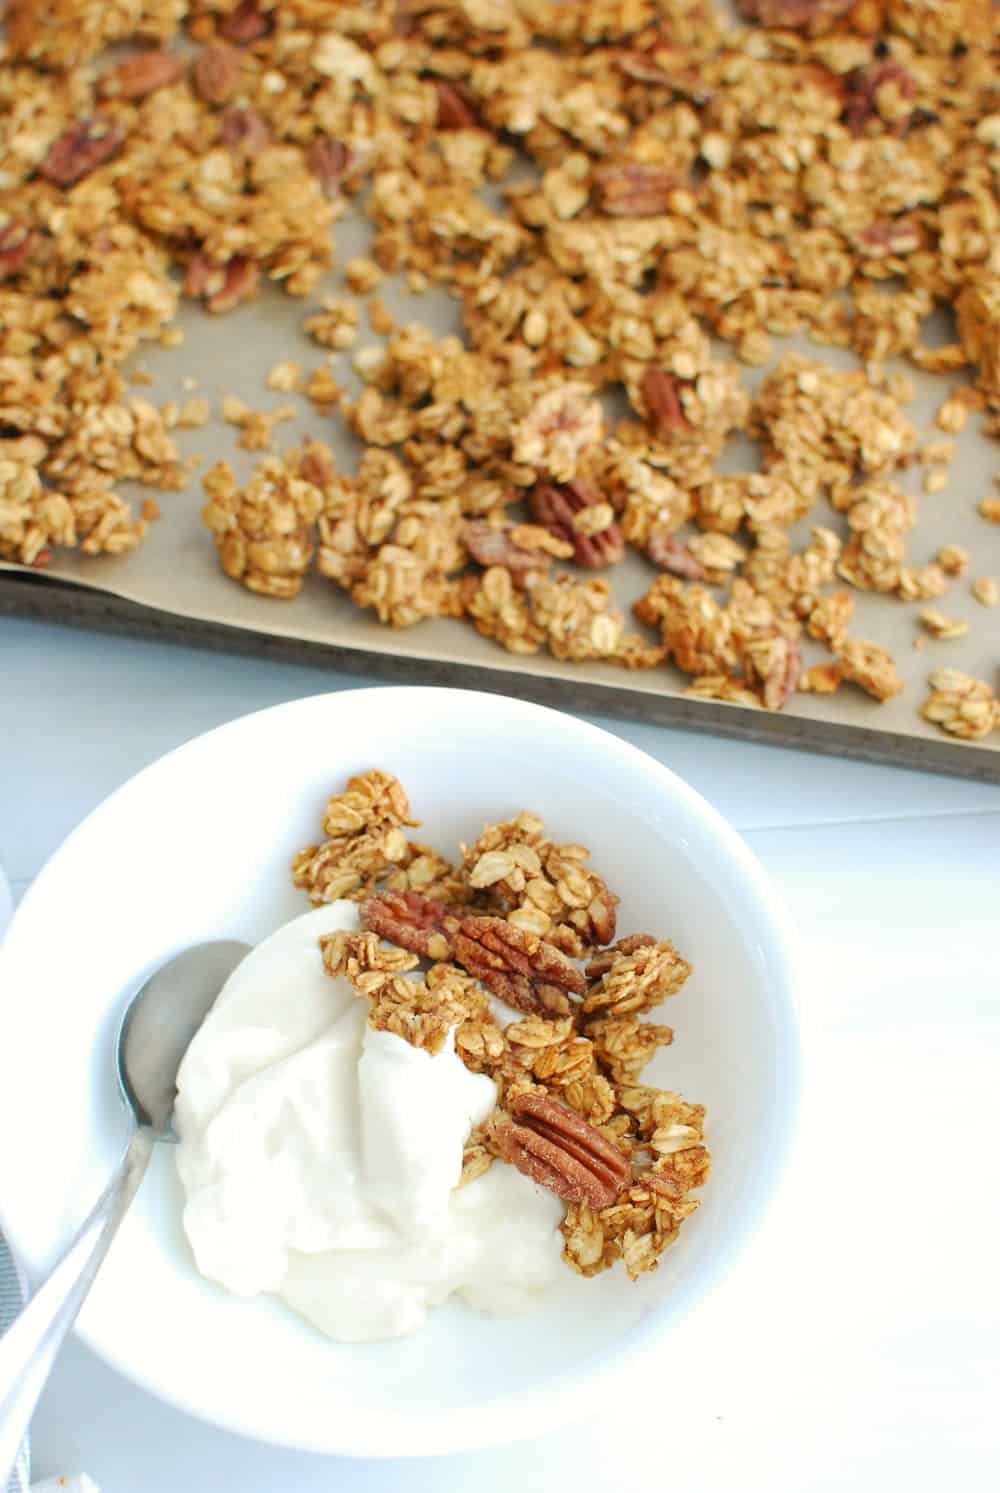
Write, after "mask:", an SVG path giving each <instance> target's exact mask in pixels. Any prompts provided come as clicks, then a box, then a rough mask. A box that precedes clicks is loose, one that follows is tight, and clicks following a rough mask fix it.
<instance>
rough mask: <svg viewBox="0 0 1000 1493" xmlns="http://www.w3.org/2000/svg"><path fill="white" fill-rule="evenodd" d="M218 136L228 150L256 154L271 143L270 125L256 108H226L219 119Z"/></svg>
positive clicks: (250, 154)
mask: <svg viewBox="0 0 1000 1493" xmlns="http://www.w3.org/2000/svg"><path fill="white" fill-rule="evenodd" d="M219 138H220V140H221V141H222V143H223V145H228V147H229V149H230V150H241V151H242V152H243V153H244V155H248V156H256V155H259V154H260V152H261V151H262V150H265V149H266V148H267V146H268V145H270V143H271V126H270V125H269V124H268V122H267V120H266V119H262V118H261V116H260V115H259V114H258V113H257V110H256V109H227V110H226V112H225V113H224V114H223V115H222V117H221V118H220V120H219Z"/></svg>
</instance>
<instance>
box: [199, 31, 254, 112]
mask: <svg viewBox="0 0 1000 1493" xmlns="http://www.w3.org/2000/svg"><path fill="white" fill-rule="evenodd" d="M242 71H243V62H242V60H241V58H240V54H239V52H237V50H236V48H235V47H229V46H226V45H225V44H222V45H216V46H211V47H205V48H204V49H203V50H202V51H201V52H199V54H198V56H197V57H196V58H195V61H194V67H193V68H192V72H191V76H192V79H193V81H194V86H195V91H196V93H197V94H198V96H199V97H200V98H203V99H204V100H205V103H206V104H224V103H225V102H226V100H227V99H229V98H232V96H233V94H234V93H235V92H236V90H237V88H238V87H239V86H240V74H241V72H242Z"/></svg>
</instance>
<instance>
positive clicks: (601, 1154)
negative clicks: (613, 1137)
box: [493, 1090, 632, 1208]
mask: <svg viewBox="0 0 1000 1493" xmlns="http://www.w3.org/2000/svg"><path fill="white" fill-rule="evenodd" d="M510 1115H511V1118H510V1119H507V1120H501V1121H499V1122H498V1123H497V1124H495V1125H494V1127H493V1142H494V1145H495V1146H496V1149H497V1151H498V1152H499V1154H500V1156H501V1157H502V1159H503V1160H504V1161H508V1162H510V1163H511V1165H513V1166H516V1167H517V1169H518V1171H519V1172H523V1173H524V1175H525V1176H526V1177H530V1178H531V1180H532V1181H533V1182H537V1183H539V1185H540V1186H542V1187H547V1188H548V1189H549V1191H550V1192H554V1193H555V1194H556V1196H557V1197H560V1198H562V1199H563V1201H564V1202H567V1203H581V1204H585V1205H586V1206H588V1207H590V1208H606V1207H608V1206H610V1204H611V1203H613V1202H614V1201H615V1199H616V1198H617V1197H618V1195H619V1193H620V1192H621V1191H622V1189H623V1188H625V1187H628V1186H629V1184H630V1183H631V1181H632V1165H631V1162H630V1161H629V1159H628V1157H627V1156H625V1155H624V1154H623V1153H622V1151H620V1150H619V1148H618V1147H617V1146H616V1145H615V1143H614V1141H610V1140H608V1138H607V1136H606V1135H603V1134H602V1133H601V1131H600V1130H598V1129H597V1128H596V1126H594V1125H591V1124H590V1123H589V1122H588V1121H587V1120H585V1119H583V1118H582V1116H580V1115H578V1114H576V1113H575V1112H574V1111H573V1110H571V1109H568V1108H567V1107H566V1105H565V1104H560V1103H559V1102H558V1100H555V1099H550V1098H548V1097H547V1096H546V1095H543V1094H539V1093H536V1092H534V1091H532V1090H528V1091H527V1092H522V1093H520V1094H516V1095H514V1097H513V1098H512V1099H511V1100H510Z"/></svg>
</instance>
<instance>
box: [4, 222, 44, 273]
mask: <svg viewBox="0 0 1000 1493" xmlns="http://www.w3.org/2000/svg"><path fill="white" fill-rule="evenodd" d="M37 247H38V235H37V234H36V233H35V232H34V230H33V229H32V227H31V225H30V224H28V223H22V222H20V221H19V220H18V219H16V218H15V219H13V220H12V221H11V222H10V223H8V224H7V226H6V227H5V228H0V284H2V283H3V281H4V280H9V279H10V277H11V276H12V275H17V274H19V273H20V271H21V270H23V269H24V266H25V265H26V264H27V263H28V260H29V259H30V258H31V256H32V254H34V252H35V250H36V248H37Z"/></svg>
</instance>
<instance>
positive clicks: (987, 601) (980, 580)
mask: <svg viewBox="0 0 1000 1493" xmlns="http://www.w3.org/2000/svg"><path fill="white" fill-rule="evenodd" d="M970 590H971V591H972V594H973V596H974V597H975V598H976V600H977V601H978V602H980V603H981V604H982V605H983V606H984V607H995V606H996V604H997V602H998V601H1000V586H998V585H997V583H996V581H995V580H994V579H993V577H992V576H991V575H981V576H978V577H977V578H976V580H974V581H973V582H972V585H971V587H970Z"/></svg>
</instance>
